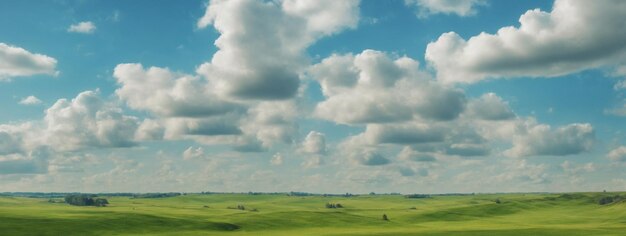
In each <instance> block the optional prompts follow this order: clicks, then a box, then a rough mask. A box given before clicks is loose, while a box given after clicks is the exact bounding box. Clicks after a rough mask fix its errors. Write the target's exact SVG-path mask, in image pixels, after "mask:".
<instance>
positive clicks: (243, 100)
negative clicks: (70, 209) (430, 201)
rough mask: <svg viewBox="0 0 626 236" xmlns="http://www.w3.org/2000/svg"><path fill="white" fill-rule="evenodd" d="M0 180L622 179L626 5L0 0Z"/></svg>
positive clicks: (422, 187)
mask: <svg viewBox="0 0 626 236" xmlns="http://www.w3.org/2000/svg"><path fill="white" fill-rule="evenodd" d="M0 32H1V33H0V192H9V191H41V192H52V191H53V192H170V191H176V192H181V191H182V192H200V191H215V192H248V191H255V192H289V191H300V192H315V193H346V192H351V193H369V192H399V193H450V192H463V193H472V192H537V191H548V192H570V191H602V190H609V191H619V190H621V191H623V190H624V189H626V173H624V171H623V170H624V168H625V167H626V133H625V132H626V125H625V124H626V96H625V95H626V43H625V42H626V1H620V0H599V1H586V0H555V1H547V0H545V1H539V0H532V1H514V0H505V1H495V0H441V1H436V0H388V1H376V0H362V1H358V0H343V1H335V0H320V1H308V0H266V1H261V0H258V1H257V0H228V1H226V0H212V1H206V0H189V1H171V0H155V1H153V0H150V1H148V0H138V1H122V0H112V1H91V0H55V1H33V0H27V1H0Z"/></svg>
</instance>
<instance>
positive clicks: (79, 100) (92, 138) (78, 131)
mask: <svg viewBox="0 0 626 236" xmlns="http://www.w3.org/2000/svg"><path fill="white" fill-rule="evenodd" d="M98 93H99V92H98V91H85V92H82V93H80V94H78V96H76V98H74V99H72V100H71V101H69V100H66V99H59V100H58V101H57V102H56V103H55V104H54V105H52V107H50V108H49V109H48V110H46V116H45V117H44V123H45V126H46V128H45V129H46V134H45V137H46V139H47V144H49V145H50V146H52V147H54V148H55V149H60V150H77V149H81V148H84V147H129V146H133V145H135V144H136V143H135V141H134V135H135V131H136V130H137V127H138V121H137V118H136V117H131V116H126V115H123V114H122V111H121V110H120V109H119V108H116V107H114V106H112V105H111V104H108V103H106V102H105V101H103V100H102V99H101V98H100V97H99V96H98Z"/></svg>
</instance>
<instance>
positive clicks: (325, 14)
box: [197, 0, 359, 100]
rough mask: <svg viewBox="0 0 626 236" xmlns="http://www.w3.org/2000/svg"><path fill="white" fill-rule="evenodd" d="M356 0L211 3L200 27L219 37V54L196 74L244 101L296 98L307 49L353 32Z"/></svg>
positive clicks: (219, 90) (218, 88)
mask: <svg viewBox="0 0 626 236" xmlns="http://www.w3.org/2000/svg"><path fill="white" fill-rule="evenodd" d="M358 3H359V1H355V0H350V1H298V0H288V1H283V2H276V1H269V2H262V1H251V0H235V1H223V0H218V1H211V3H210V4H209V5H208V7H207V10H206V13H205V15H204V16H203V17H202V18H201V19H200V20H199V21H198V27H200V28H203V27H207V26H208V25H213V26H214V27H215V29H217V30H218V31H219V32H220V37H219V38H218V39H217V40H216V41H215V45H216V46H217V47H218V48H219V50H218V51H217V52H216V53H215V54H214V55H213V58H212V59H211V62H207V63H204V64H202V65H201V66H200V67H199V68H198V70H197V72H198V73H199V74H201V75H204V76H205V77H206V78H208V79H209V80H210V81H212V82H214V84H215V88H216V91H217V92H218V93H219V94H220V95H222V96H226V97H230V98H235V99H243V100H251V99H252V100H283V99H289V98H292V97H294V96H295V95H296V92H297V91H298V88H299V85H300V81H299V73H300V71H301V70H302V69H303V68H304V67H305V66H306V64H307V58H306V56H305V49H306V48H307V47H308V46H309V45H311V44H312V43H313V42H314V41H315V40H316V39H318V38H319V37H322V36H324V35H329V34H332V33H335V32H338V31H340V30H342V29H345V28H349V27H355V26H356V23H357V21H358V8H357V6H358Z"/></svg>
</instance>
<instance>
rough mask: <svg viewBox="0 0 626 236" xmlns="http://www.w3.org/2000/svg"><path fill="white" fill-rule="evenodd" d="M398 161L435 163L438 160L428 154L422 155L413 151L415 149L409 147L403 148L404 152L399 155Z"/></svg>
mask: <svg viewBox="0 0 626 236" xmlns="http://www.w3.org/2000/svg"><path fill="white" fill-rule="evenodd" d="M398 160H406V161H416V162H433V161H436V160H437V158H436V157H435V156H434V155H432V154H428V153H420V152H418V151H415V150H413V148H411V147H409V146H405V147H404V148H402V151H400V153H398Z"/></svg>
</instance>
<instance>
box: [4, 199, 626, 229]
mask: <svg viewBox="0 0 626 236" xmlns="http://www.w3.org/2000/svg"><path fill="white" fill-rule="evenodd" d="M615 194H616V193H611V194H610V195H615ZM603 195H609V194H608V193H607V194H603V193H577V194H566V195H562V194H500V195H495V194H484V195H482V194H480V195H467V196H434V197H432V198H424V199H407V198H404V197H403V196H398V195H395V196H394V195H375V196H370V195H362V196H355V197H349V198H347V197H322V196H311V197H295V196H286V195H247V194H211V195H200V194H197V195H196V194H190V195H184V196H179V197H171V198H155V199H147V198H137V199H132V198H129V197H109V198H108V200H109V202H110V205H109V206H108V207H79V206H70V205H67V204H64V203H49V202H48V199H41V198H20V197H0V235H141V234H145V235H626V205H625V204H626V203H624V202H616V203H612V204H607V205H599V204H598V199H599V198H600V197H602V196H603ZM495 199H500V200H501V203H499V204H498V203H496V202H495ZM327 202H330V203H340V204H342V205H343V206H344V208H341V209H328V208H326V207H325V204H326V203H327ZM239 204H240V205H244V206H245V208H246V210H238V209H229V208H236V206H237V205H239ZM252 209H256V210H252ZM383 214H386V215H387V216H388V217H389V221H385V220H383V219H382V215H383Z"/></svg>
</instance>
